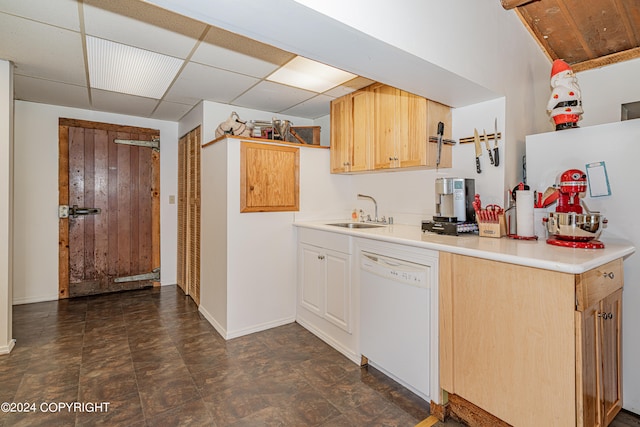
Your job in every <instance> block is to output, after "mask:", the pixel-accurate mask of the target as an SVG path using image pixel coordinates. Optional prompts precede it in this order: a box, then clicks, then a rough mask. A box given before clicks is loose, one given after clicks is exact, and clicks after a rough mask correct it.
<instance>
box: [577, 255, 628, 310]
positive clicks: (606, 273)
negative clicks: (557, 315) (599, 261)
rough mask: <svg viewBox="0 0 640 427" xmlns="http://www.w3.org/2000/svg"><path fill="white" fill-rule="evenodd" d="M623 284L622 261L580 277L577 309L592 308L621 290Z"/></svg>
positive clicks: (618, 260) (610, 263)
mask: <svg viewBox="0 0 640 427" xmlns="http://www.w3.org/2000/svg"><path fill="white" fill-rule="evenodd" d="M623 283H624V269H623V266H622V260H621V259H617V260H614V261H611V262H609V263H607V264H605V265H601V266H600V267H597V268H594V269H592V270H589V271H587V272H586V273H583V274H580V275H578V276H577V279H576V299H577V302H578V307H577V309H578V310H579V311H582V310H584V309H586V308H587V307H591V306H592V305H593V304H595V303H597V302H598V301H600V300H601V299H603V298H604V297H606V296H607V295H610V294H611V293H613V292H614V291H616V290H618V289H621V288H622V284H623Z"/></svg>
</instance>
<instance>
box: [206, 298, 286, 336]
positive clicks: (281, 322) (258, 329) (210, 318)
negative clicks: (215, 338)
mask: <svg viewBox="0 0 640 427" xmlns="http://www.w3.org/2000/svg"><path fill="white" fill-rule="evenodd" d="M198 311H199V312H200V314H202V315H203V316H204V318H205V319H207V322H209V323H211V326H213V328H214V329H215V330H216V331H218V333H219V334H220V335H221V336H222V338H224V339H225V340H230V339H233V338H238V337H242V336H245V335H249V334H253V333H255V332H261V331H266V330H267V329H272V328H277V327H278V326H283V325H288V324H289V323H293V322H295V321H296V319H295V317H287V318H284V319H278V320H274V321H273V322H267V323H261V324H259V325H254V326H251V327H248V328H244V329H238V330H235V331H229V330H227V329H226V328H225V327H223V326H222V325H221V324H220V322H218V321H217V320H216V319H215V318H214V317H213V316H212V315H211V313H209V312H208V311H207V310H206V309H205V308H204V307H202V306H200V307H198Z"/></svg>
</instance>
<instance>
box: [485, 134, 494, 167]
mask: <svg viewBox="0 0 640 427" xmlns="http://www.w3.org/2000/svg"><path fill="white" fill-rule="evenodd" d="M483 131H484V145H485V146H486V147H487V153H489V162H491V164H493V154H491V147H489V138H487V130H486V129H483Z"/></svg>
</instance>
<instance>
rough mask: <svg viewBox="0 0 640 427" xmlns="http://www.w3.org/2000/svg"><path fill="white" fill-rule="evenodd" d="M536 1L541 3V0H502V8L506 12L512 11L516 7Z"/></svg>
mask: <svg viewBox="0 0 640 427" xmlns="http://www.w3.org/2000/svg"><path fill="white" fill-rule="evenodd" d="M534 1H539V0H500V3H502V7H503V8H505V9H506V10H511V9H514V8H516V7H520V6H524V5H525V4H527V3H531V2H534Z"/></svg>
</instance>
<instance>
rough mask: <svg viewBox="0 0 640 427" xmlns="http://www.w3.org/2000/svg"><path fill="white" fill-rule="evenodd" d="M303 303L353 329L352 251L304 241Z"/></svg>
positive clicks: (317, 312) (340, 324) (329, 318)
mask: <svg viewBox="0 0 640 427" xmlns="http://www.w3.org/2000/svg"><path fill="white" fill-rule="evenodd" d="M300 250H301V251H302V263H303V265H302V275H301V277H302V283H301V284H302V286H301V291H302V292H301V295H300V296H301V298H300V304H301V305H302V306H304V307H305V308H306V309H308V310H309V311H311V312H314V313H316V314H317V315H319V316H321V317H323V318H324V319H326V320H328V321H329V322H331V323H333V324H334V325H336V326H338V327H339V328H341V329H343V330H344V331H346V332H351V329H350V327H351V322H350V310H349V305H350V302H351V298H350V297H351V255H349V254H345V253H342V252H337V251H332V250H331V249H327V248H321V247H318V246H313V245H308V244H306V243H301V244H300Z"/></svg>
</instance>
